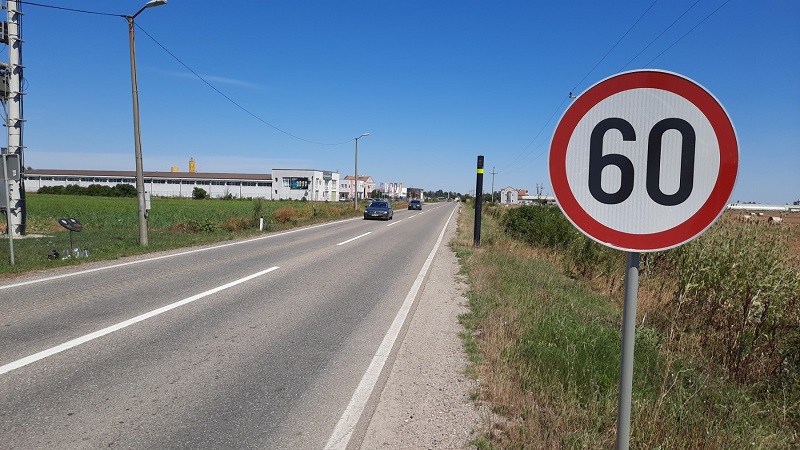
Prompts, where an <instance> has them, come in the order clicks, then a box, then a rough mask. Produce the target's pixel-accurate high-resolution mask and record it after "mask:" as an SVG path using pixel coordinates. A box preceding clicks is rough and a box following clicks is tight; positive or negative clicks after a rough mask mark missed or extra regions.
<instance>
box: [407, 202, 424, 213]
mask: <svg viewBox="0 0 800 450" xmlns="http://www.w3.org/2000/svg"><path fill="white" fill-rule="evenodd" d="M408 209H418V210H420V211H422V202H421V201H419V200H416V199H415V200H411V201H410V202H408Z"/></svg>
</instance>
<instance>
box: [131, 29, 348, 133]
mask: <svg viewBox="0 0 800 450" xmlns="http://www.w3.org/2000/svg"><path fill="white" fill-rule="evenodd" d="M136 27H137V28H139V29H140V30H141V31H142V32H143V33H144V34H146V35H147V37H149V38H150V39H152V40H153V42H155V43H156V45H158V46H159V47H161V49H162V50H164V51H165V52H167V54H168V55H169V56H171V57H172V58H173V59H175V61H178V63H179V64H180V65H182V66H183V67H184V68H185V69H186V70H188V71H189V72H191V73H192V75H194V76H196V77H197V78H198V79H199V80H200V81H202V82H203V83H205V84H206V85H207V86H208V87H210V88H211V89H213V90H214V92H216V93H217V94H219V95H221V96H222V97H223V98H225V99H226V100H228V101H229V102H230V103H231V104H233V105H234V106H236V107H237V108H239V109H241V110H242V111H244V112H245V113H246V114H248V115H249V116H251V117H253V118H254V119H256V120H258V121H259V122H261V123H263V124H264V125H267V126H269V127H271V128H272V129H274V130H277V131H279V132H281V133H283V134H285V135H287V136H290V137H293V138H295V139H298V140H301V141H303V142H308V143H309V144H317V145H342V144H346V143H348V142H350V141H352V140H353V139H348V140H346V141H342V142H336V143H325V142H316V141H311V140H308V139H304V138H301V137H299V136H296V135H294V134H292V133H289V132H288V131H285V130H282V129H280V128H278V127H276V126H275V125H273V124H271V123H269V122H267V121H266V120H264V119H262V118H260V117H258V116H257V115H256V114H254V113H253V112H251V111H250V110H248V109H247V108H245V107H244V106H242V105H240V104H238V103H236V101H235V100H233V99H232V98H230V97H228V96H227V95H225V94H224V93H223V92H222V91H220V90H219V89H217V88H216V87H214V85H212V84H211V83H209V82H208V81H207V80H206V79H205V78H203V77H202V76H200V74H198V73H197V72H195V71H194V70H192V68H191V67H189V66H187V65H186V64H185V63H184V62H183V61H181V60H180V59H179V58H178V57H177V56H175V55H174V54H173V53H172V52H171V51H169V50H168V49H167V48H166V47H164V46H163V45H162V44H161V43H160V42H158V41H157V40H156V39H155V38H154V37H153V36H151V35H150V33H148V32H147V31H146V30H145V29H144V28H142V27H141V26H139V24H138V23H137V24H136Z"/></svg>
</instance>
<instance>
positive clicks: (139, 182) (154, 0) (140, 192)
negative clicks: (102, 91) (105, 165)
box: [125, 0, 167, 246]
mask: <svg viewBox="0 0 800 450" xmlns="http://www.w3.org/2000/svg"><path fill="white" fill-rule="evenodd" d="M166 3H167V0H150V1H149V2H147V3H146V4H145V5H144V6H143V7H142V9H140V10H139V11H138V12H136V14H134V15H132V16H125V19H127V20H128V38H129V41H130V51H131V90H132V96H133V141H134V150H135V153H136V196H137V197H138V199H139V245H141V246H146V245H147V210H146V209H145V208H146V205H145V196H144V173H143V168H142V138H141V135H140V133H139V87H138V83H137V80H136V49H135V47H134V45H133V29H134V24H133V19H135V18H136V16H138V15H139V14H141V13H142V11H144V10H145V9H147V8H152V7H154V6H161V5H165V4H166Z"/></svg>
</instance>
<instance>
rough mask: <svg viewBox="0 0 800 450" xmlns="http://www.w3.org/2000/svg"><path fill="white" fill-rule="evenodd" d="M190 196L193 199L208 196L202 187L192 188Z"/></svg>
mask: <svg viewBox="0 0 800 450" xmlns="http://www.w3.org/2000/svg"><path fill="white" fill-rule="evenodd" d="M192 198H193V199H195V200H203V199H205V198H208V192H206V190H205V189H203V188H199V187H196V188H194V189H192Z"/></svg>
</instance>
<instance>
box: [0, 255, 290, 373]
mask: <svg viewBox="0 0 800 450" xmlns="http://www.w3.org/2000/svg"><path fill="white" fill-rule="evenodd" d="M277 269H278V267H277V266H276V267H270V268H269V269H266V270H262V271H261V272H256V273H254V274H252V275H248V276H246V277H244V278H239V279H238V280H234V281H231V282H230V283H227V284H223V285H222V286H218V287H215V288H214V289H210V290H208V291H205V292H201V293H199V294H197V295H193V296H191V297H188V298H185V299H183V300H180V301H177V302H175V303H171V304H169V305H166V306H162V307H161V308H158V309H154V310H153V311H150V312H147V313H144V314H141V315H138V316H136V317H134V318H132V319H128V320H126V321H124V322H120V323H118V324H115V325H111V326H110V327H106V328H103V329H102V330H98V331H95V332H94V333H89V334H87V335H84V336H81V337H79V338H75V339H72V340H71V341H67V342H64V343H63V344H61V345H56V346H55V347H52V348H49V349H47V350H43V351H41V352H38V353H34V354H33V355H30V356H26V357H25V358H22V359H18V360H16V361H14V362H11V363H8V364H5V365H3V366H0V375H2V374H4V373H7V372H11V371H12V370H14V369H19V368H20V367H23V366H27V365H28V364H31V363H34V362H36V361H39V360H40V359H44V358H47V357H48V356H52V355H55V354H56V353H61V352H63V351H65V350H69V349H71V348H73V347H77V346H79V345H81V344H85V343H86V342H89V341H91V340H93V339H97V338H99V337H102V336H105V335H107V334H109V333H113V332H115V331H118V330H121V329H123V328H125V327H128V326H130V325H133V324H135V323H137V322H141V321H143V320H147V319H149V318H151V317H155V316H157V315H159V314H161V313H165V312H167V311H169V310H171V309H175V308H177V307H179V306H183V305H185V304H187V303H191V302H193V301H195V300H199V299H201V298H203V297H207V296H209V295H211V294H215V293H217V292H220V291H223V290H225V289H228V288H231V287H233V286H236V285H237V284H241V283H244V282H245V281H249V280H252V279H253V278H256V277H260V276H261V275H264V274H267V273H269V272H272V271H273V270H277Z"/></svg>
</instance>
